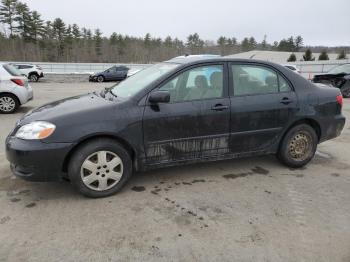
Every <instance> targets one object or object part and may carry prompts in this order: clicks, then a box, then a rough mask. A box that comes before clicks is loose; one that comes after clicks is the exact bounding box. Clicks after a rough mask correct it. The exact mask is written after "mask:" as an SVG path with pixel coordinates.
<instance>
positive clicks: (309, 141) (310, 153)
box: [277, 124, 318, 168]
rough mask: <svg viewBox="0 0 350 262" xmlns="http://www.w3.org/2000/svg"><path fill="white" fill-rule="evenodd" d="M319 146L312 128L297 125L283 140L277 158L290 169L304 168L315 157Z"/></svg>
mask: <svg viewBox="0 0 350 262" xmlns="http://www.w3.org/2000/svg"><path fill="white" fill-rule="evenodd" d="M317 144H318V137H317V134H316V132H315V130H314V129H313V128H312V127H311V126H309V125H307V124H301V125H297V126H295V127H293V128H291V129H290V130H289V131H288V132H287V134H286V135H285V137H284V138H283V141H282V144H281V146H280V149H279V152H278V153H277V157H278V159H280V161H281V162H282V163H283V164H285V165H287V166H289V167H293V168H298V167H302V166H304V165H306V164H307V163H309V162H310V161H311V159H312V158H313V157H314V155H315V152H316V149H317Z"/></svg>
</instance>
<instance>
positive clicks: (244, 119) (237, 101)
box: [229, 63, 298, 153]
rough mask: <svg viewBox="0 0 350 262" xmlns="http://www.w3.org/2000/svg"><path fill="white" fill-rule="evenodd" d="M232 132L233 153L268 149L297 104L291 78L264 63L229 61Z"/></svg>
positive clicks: (231, 145) (294, 111) (276, 138)
mask: <svg viewBox="0 0 350 262" xmlns="http://www.w3.org/2000/svg"><path fill="white" fill-rule="evenodd" d="M229 67H230V69H229V72H230V97H231V98H230V99H231V130H230V132H231V135H230V149H231V151H232V152H234V153H241V152H242V153H244V152H254V151H262V150H267V149H268V148H269V147H270V146H271V145H273V144H274V143H276V142H277V140H278V137H279V134H280V132H281V131H282V130H283V128H285V127H286V126H287V125H288V124H289V122H290V121H291V119H292V118H293V116H294V115H295V113H296V110H297V108H298V103H297V97H296V95H295V93H294V91H293V88H292V86H291V84H290V83H289V81H288V80H287V79H286V78H285V77H284V76H282V75H281V74H280V73H279V72H277V71H276V70H275V69H274V68H272V67H268V66H265V65H261V64H253V63H248V64H240V63H231V64H230V66H229Z"/></svg>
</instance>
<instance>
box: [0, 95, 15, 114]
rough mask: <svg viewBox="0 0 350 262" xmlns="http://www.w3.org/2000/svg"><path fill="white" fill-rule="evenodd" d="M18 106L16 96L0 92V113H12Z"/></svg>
mask: <svg viewBox="0 0 350 262" xmlns="http://www.w3.org/2000/svg"><path fill="white" fill-rule="evenodd" d="M19 106H20V103H19V101H18V99H17V97H16V96H14V95H12V94H0V113H2V114H12V113H14V112H15V111H16V110H17V108H18V107H19Z"/></svg>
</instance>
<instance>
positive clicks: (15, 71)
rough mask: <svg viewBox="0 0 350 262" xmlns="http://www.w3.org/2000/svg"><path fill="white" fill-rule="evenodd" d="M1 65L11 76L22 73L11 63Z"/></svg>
mask: <svg viewBox="0 0 350 262" xmlns="http://www.w3.org/2000/svg"><path fill="white" fill-rule="evenodd" d="M2 67H3V68H4V69H5V70H6V71H7V72H8V73H9V74H10V75H12V76H21V75H22V74H21V72H20V71H18V69H17V68H15V67H14V66H12V65H8V64H6V65H3V66H2Z"/></svg>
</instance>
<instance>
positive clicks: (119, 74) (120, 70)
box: [113, 66, 124, 80]
mask: <svg viewBox="0 0 350 262" xmlns="http://www.w3.org/2000/svg"><path fill="white" fill-rule="evenodd" d="M121 79H124V67H122V66H118V67H116V68H115V75H114V79H113V80H121Z"/></svg>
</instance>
